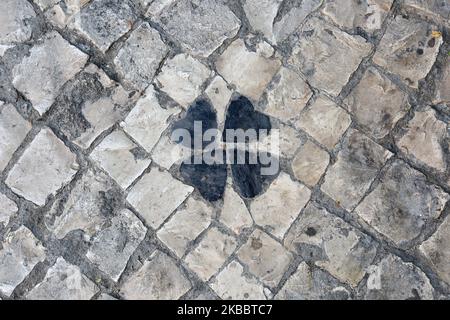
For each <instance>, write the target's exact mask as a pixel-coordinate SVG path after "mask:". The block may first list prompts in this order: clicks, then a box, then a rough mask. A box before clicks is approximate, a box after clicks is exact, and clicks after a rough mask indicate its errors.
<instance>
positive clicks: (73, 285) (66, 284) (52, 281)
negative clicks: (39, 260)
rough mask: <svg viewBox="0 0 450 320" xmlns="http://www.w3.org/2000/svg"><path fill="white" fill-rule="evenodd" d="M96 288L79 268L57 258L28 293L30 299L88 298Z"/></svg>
mask: <svg viewBox="0 0 450 320" xmlns="http://www.w3.org/2000/svg"><path fill="white" fill-rule="evenodd" d="M98 291H99V290H98V288H97V286H96V285H95V283H93V282H92V281H91V280H90V279H89V278H88V277H86V276H85V275H83V274H82V273H81V271H80V268H78V267H77V266H74V265H72V264H69V263H67V262H66V261H65V260H64V259H63V258H58V260H56V263H55V265H54V266H53V267H51V268H50V269H49V270H48V271H47V274H46V276H45V278H44V280H42V282H41V283H39V284H38V285H37V286H36V287H35V288H33V289H32V290H31V291H30V292H29V293H28V294H27V299H30V300H90V299H91V298H92V297H93V296H94V295H95V294H96V293H97V292H98Z"/></svg>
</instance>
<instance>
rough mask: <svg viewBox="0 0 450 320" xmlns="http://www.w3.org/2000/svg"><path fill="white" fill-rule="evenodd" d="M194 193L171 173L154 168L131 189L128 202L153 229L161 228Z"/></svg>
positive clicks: (192, 189)
mask: <svg viewBox="0 0 450 320" xmlns="http://www.w3.org/2000/svg"><path fill="white" fill-rule="evenodd" d="M193 191H194V188H192V187H191V186H187V185H185V184H183V183H182V182H180V181H178V180H176V179H175V178H173V177H172V176H171V175H170V173H168V172H166V171H160V170H159V169H158V168H152V169H151V171H150V172H149V173H147V174H145V175H144V176H143V177H142V179H141V180H140V181H139V182H138V183H137V184H136V185H135V186H134V187H133V188H132V189H131V191H130V193H129V194H128V197H127V200H128V202H130V204H131V205H132V206H133V207H134V208H135V209H136V210H137V211H138V212H139V214H140V215H141V216H142V217H143V218H144V219H145V221H146V223H147V224H148V225H149V226H151V227H152V228H155V229H157V228H159V227H160V226H161V225H162V224H163V222H164V221H165V220H166V219H167V218H168V217H169V216H170V215H171V214H172V212H174V211H175V209H177V208H178V207H179V206H180V205H181V204H182V203H183V202H184V201H185V200H186V199H187V198H188V197H189V195H190V194H191V193H192V192H193Z"/></svg>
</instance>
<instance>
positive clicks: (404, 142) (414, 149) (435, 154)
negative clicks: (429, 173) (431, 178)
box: [397, 108, 450, 172]
mask: <svg viewBox="0 0 450 320" xmlns="http://www.w3.org/2000/svg"><path fill="white" fill-rule="evenodd" d="M408 129H409V130H408V132H407V133H406V134H405V135H404V136H403V137H402V138H401V139H400V140H399V141H398V143H397V145H398V146H399V148H400V149H401V150H402V151H403V152H404V153H405V154H406V155H408V156H409V157H411V158H413V159H417V160H419V161H420V162H422V163H425V164H426V165H428V166H430V167H432V168H434V169H436V170H438V171H442V172H444V171H445V169H446V167H447V164H446V157H447V156H446V154H445V151H444V144H445V143H446V141H449V139H450V136H449V135H448V134H447V125H446V123H445V122H443V121H440V120H438V119H437V118H436V116H435V112H434V111H433V110H432V109H431V108H427V109H426V110H425V111H423V112H416V113H415V116H414V118H413V119H412V120H411V121H410V122H409V123H408Z"/></svg>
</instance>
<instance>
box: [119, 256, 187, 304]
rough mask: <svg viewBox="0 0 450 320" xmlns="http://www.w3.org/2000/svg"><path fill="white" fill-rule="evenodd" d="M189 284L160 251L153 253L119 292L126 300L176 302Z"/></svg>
mask: <svg viewBox="0 0 450 320" xmlns="http://www.w3.org/2000/svg"><path fill="white" fill-rule="evenodd" d="M190 288H191V284H190V282H189V280H188V279H187V278H186V276H185V275H184V274H183V272H182V271H181V270H180V269H179V267H178V266H177V265H176V264H175V261H174V260H173V259H172V258H170V257H169V256H167V255H165V254H164V253H162V252H161V251H156V252H154V253H153V254H152V255H151V256H150V258H149V259H148V260H146V261H145V262H144V265H143V266H142V267H141V269H139V270H138V271H137V272H136V273H134V274H132V275H131V276H130V277H128V278H127V279H126V280H125V282H124V284H123V285H122V288H121V290H120V292H121V294H122V295H123V296H124V297H125V299H128V300H176V299H178V298H180V297H181V296H182V295H184V294H185V293H186V292H187V291H188V290H189V289H190Z"/></svg>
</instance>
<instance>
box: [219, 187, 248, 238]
mask: <svg viewBox="0 0 450 320" xmlns="http://www.w3.org/2000/svg"><path fill="white" fill-rule="evenodd" d="M220 221H221V222H222V223H223V224H225V225H226V226H227V227H228V228H230V229H231V230H233V232H234V233H236V234H240V233H241V232H242V231H243V230H244V229H245V228H250V227H251V226H252V225H253V219H252V217H251V215H250V212H249V211H248V209H247V207H246V206H245V203H244V201H243V200H242V198H241V197H240V196H239V195H238V194H237V193H236V192H235V191H234V190H233V187H232V185H231V180H230V181H229V182H228V183H227V188H226V189H225V195H224V198H223V207H222V213H221V214H220Z"/></svg>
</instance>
